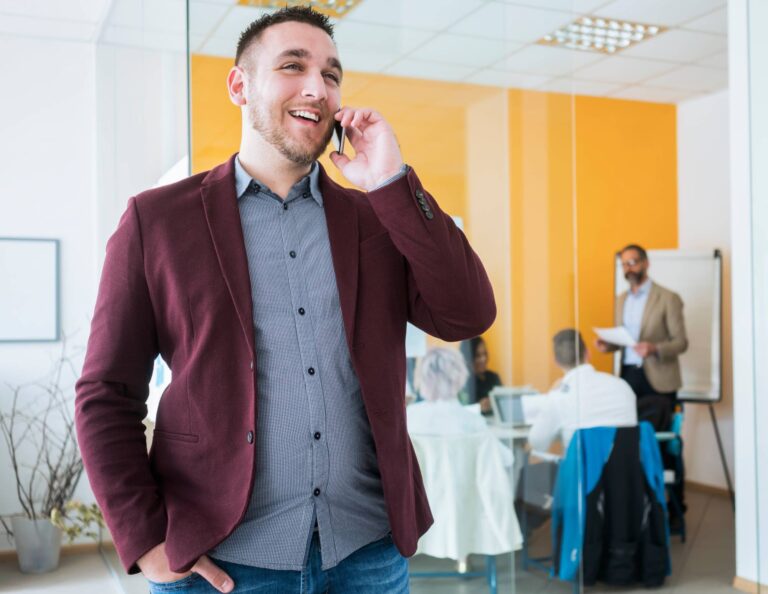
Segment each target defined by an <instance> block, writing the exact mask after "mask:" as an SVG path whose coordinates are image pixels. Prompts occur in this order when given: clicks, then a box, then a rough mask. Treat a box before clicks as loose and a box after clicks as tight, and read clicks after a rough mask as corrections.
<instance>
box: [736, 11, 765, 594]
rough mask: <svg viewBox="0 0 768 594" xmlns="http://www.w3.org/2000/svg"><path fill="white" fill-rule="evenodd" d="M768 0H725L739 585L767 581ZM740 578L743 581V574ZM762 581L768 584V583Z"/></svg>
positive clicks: (747, 585) (744, 585) (751, 584)
mask: <svg viewBox="0 0 768 594" xmlns="http://www.w3.org/2000/svg"><path fill="white" fill-rule="evenodd" d="M766 25H768V3H766V2H763V1H762V0H730V1H729V3H728V38H729V58H728V69H729V79H730V80H729V87H730V90H731V91H730V109H729V116H730V117H729V120H730V128H731V131H730V146H731V232H732V238H733V241H732V242H731V249H732V253H733V269H732V282H733V292H732V293H733V316H732V317H733V392H734V395H735V398H734V422H735V424H736V426H737V427H738V431H737V432H736V434H735V439H734V441H735V449H736V574H737V576H738V579H739V582H738V583H737V585H739V586H742V587H744V588H745V589H746V588H750V587H751V588H753V589H752V591H757V590H756V588H755V584H757V583H762V584H764V585H765V584H768V480H767V479H768V472H766V470H765V468H764V466H765V461H766V460H768V448H767V447H766V446H767V445H768V435H766V430H765V428H766V427H767V426H768V402H766V400H768V386H767V385H766V381H768V377H766V376H767V375H768V366H767V365H766V361H768V345H766V340H768V336H766V335H767V334H768V328H766V322H768V317H766V307H765V303H766V299H768V287H766V283H768V274H767V273H766V266H767V265H768V229H766V228H765V227H766V220H765V219H766V217H767V216H768V212H766V210H768V208H767V207H768V203H766V201H767V200H768V196H766V188H767V187H768V169H767V168H766V163H768V143H766V140H767V139H768V108H766V105H768V63H767V62H766V60H767V59H768V39H766V37H765V36H764V35H763V34H762V30H764V29H765V26H766ZM742 580H743V581H742ZM764 587H765V586H764Z"/></svg>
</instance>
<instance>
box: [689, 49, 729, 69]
mask: <svg viewBox="0 0 768 594" xmlns="http://www.w3.org/2000/svg"><path fill="white" fill-rule="evenodd" d="M696 63H697V64H698V65H699V66H708V67H709V68H722V69H727V68H728V52H718V53H716V54H712V55H711V56H707V57H706V58H702V59H701V60H698V61H697V62H696Z"/></svg>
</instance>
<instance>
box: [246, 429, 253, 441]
mask: <svg viewBox="0 0 768 594" xmlns="http://www.w3.org/2000/svg"><path fill="white" fill-rule="evenodd" d="M245 439H247V440H248V443H253V431H249V432H248V435H246V436H245Z"/></svg>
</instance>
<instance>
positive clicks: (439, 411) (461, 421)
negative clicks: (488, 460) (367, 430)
mask: <svg viewBox="0 0 768 594" xmlns="http://www.w3.org/2000/svg"><path fill="white" fill-rule="evenodd" d="M405 412H406V416H407V417H408V433H410V434H411V435H458V434H463V433H479V432H483V431H489V429H488V424H487V423H486V422H485V419H484V418H483V417H482V416H481V415H480V414H479V413H477V412H473V410H471V409H469V407H466V406H463V405H462V404H461V403H460V402H459V401H458V400H451V401H450V402H447V401H437V402H428V401H425V402H417V403H416V404H411V405H409V406H408V408H406V409H405Z"/></svg>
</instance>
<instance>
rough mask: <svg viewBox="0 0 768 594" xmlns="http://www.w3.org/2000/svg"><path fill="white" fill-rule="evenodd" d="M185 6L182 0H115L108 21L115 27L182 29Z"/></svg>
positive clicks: (185, 18) (185, 16)
mask: <svg viewBox="0 0 768 594" xmlns="http://www.w3.org/2000/svg"><path fill="white" fill-rule="evenodd" d="M186 21H187V6H186V2H184V0H153V1H152V2H137V1H136V0H115V1H114V2H113V3H112V8H111V10H110V13H109V17H108V23H109V25H114V26H116V27H133V28H136V29H140V28H142V27H146V28H148V29H153V30H156V31H157V30H167V31H177V32H178V31H182V32H183V31H184V30H185V28H186Z"/></svg>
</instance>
